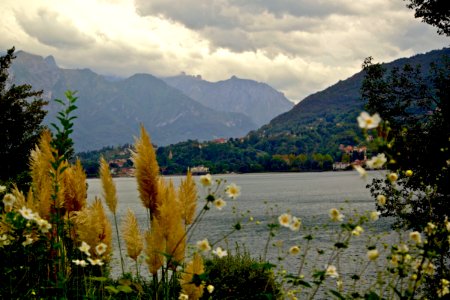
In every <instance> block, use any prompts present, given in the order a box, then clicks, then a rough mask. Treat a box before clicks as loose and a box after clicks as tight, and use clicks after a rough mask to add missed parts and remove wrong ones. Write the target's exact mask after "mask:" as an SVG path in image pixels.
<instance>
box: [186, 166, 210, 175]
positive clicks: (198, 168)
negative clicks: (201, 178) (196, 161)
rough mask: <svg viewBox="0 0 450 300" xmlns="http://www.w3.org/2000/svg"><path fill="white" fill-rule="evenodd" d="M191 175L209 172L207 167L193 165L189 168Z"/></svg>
mask: <svg viewBox="0 0 450 300" xmlns="http://www.w3.org/2000/svg"><path fill="white" fill-rule="evenodd" d="M190 170H191V174H192V175H205V174H208V173H209V168H207V167H205V166H195V167H192V168H190Z"/></svg>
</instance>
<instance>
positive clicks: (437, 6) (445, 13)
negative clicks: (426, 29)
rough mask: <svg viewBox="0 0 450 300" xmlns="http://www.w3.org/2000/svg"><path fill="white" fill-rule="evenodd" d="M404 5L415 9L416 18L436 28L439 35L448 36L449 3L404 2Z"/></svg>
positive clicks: (443, 0)
mask: <svg viewBox="0 0 450 300" xmlns="http://www.w3.org/2000/svg"><path fill="white" fill-rule="evenodd" d="M404 1H408V2H410V3H409V4H408V5H406V6H407V7H408V8H410V9H415V10H416V13H415V14H414V16H415V17H416V18H422V21H423V22H425V23H428V24H430V25H432V26H435V27H437V28H438V33H439V34H445V35H447V36H450V2H449V1H448V0H404Z"/></svg>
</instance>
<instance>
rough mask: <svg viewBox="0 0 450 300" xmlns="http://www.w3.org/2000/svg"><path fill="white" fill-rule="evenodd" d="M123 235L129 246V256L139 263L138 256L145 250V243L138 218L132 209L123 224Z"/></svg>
mask: <svg viewBox="0 0 450 300" xmlns="http://www.w3.org/2000/svg"><path fill="white" fill-rule="evenodd" d="M122 234H123V239H124V240H125V243H126V245H127V253H128V256H129V257H131V259H133V260H134V261H137V258H138V256H139V255H140V254H141V252H142V250H143V249H144V241H143V239H142V235H141V231H140V229H139V224H138V221H137V219H136V216H135V215H134V213H133V211H131V209H128V211H127V215H126V216H125V219H124V220H123V222H122Z"/></svg>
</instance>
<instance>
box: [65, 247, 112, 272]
mask: <svg viewBox="0 0 450 300" xmlns="http://www.w3.org/2000/svg"><path fill="white" fill-rule="evenodd" d="M107 248H108V246H107V245H106V244H104V243H100V244H98V245H97V246H95V248H94V254H95V256H96V257H97V258H92V257H91V246H89V244H88V243H86V242H85V241H82V242H81V245H80V246H79V247H78V250H80V252H81V253H83V254H84V255H85V256H86V260H87V261H88V262H89V263H90V264H91V266H103V265H104V262H103V260H102V259H101V258H99V257H101V256H102V255H103V254H104V253H105V252H106V249H107ZM86 260H84V259H74V260H72V262H73V263H74V264H75V265H77V266H80V267H86V266H87V265H88V263H87V262H86Z"/></svg>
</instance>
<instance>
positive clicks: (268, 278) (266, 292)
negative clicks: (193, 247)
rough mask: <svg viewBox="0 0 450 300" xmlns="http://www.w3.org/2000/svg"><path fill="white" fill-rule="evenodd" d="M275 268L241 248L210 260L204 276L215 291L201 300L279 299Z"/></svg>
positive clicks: (205, 294) (206, 264)
mask: <svg viewBox="0 0 450 300" xmlns="http://www.w3.org/2000/svg"><path fill="white" fill-rule="evenodd" d="M273 267H274V265H272V264H269V263H267V262H264V261H259V260H256V259H254V258H252V257H251V256H250V254H249V253H248V252H247V251H243V252H242V250H240V249H239V248H237V249H236V253H234V254H232V255H231V254H229V255H227V256H225V257H222V258H219V257H214V258H212V259H209V260H207V261H206V262H205V273H206V276H207V279H208V280H207V282H208V284H211V285H213V286H214V292H213V294H212V295H209V294H208V292H206V291H205V293H204V295H203V298H201V299H209V297H210V296H212V297H213V299H277V297H278V296H279V293H280V290H281V287H280V286H279V284H278V283H277V282H276V281H275V276H274V274H273V271H272V268H273Z"/></svg>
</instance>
